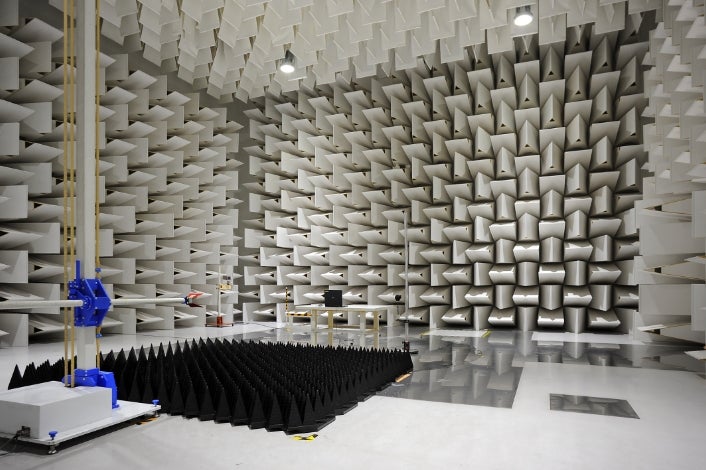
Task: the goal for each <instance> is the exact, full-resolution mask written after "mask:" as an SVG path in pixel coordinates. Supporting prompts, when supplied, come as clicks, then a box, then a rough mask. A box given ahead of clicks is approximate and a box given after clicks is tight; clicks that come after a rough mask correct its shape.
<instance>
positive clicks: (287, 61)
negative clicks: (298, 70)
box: [279, 49, 294, 73]
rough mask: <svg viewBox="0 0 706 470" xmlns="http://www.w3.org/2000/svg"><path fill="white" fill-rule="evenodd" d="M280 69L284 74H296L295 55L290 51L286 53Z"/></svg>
mask: <svg viewBox="0 0 706 470" xmlns="http://www.w3.org/2000/svg"><path fill="white" fill-rule="evenodd" d="M279 69H280V70H281V71H282V72H284V73H292V72H294V54H292V51H290V50H289V49H287V52H285V53H284V59H282V63H280V64H279Z"/></svg>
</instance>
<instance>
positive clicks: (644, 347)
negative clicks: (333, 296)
mask: <svg viewBox="0 0 706 470" xmlns="http://www.w3.org/2000/svg"><path fill="white" fill-rule="evenodd" d="M248 336H250V337H248ZM533 337H535V338H540V339H538V340H536V339H533ZM570 338H579V337H574V336H571V335H567V334H564V333H556V334H555V333H553V332H542V333H540V334H535V333H533V332H521V331H515V330H493V331H469V330H462V329H458V330H454V329H450V330H435V331H434V330H432V331H430V330H429V329H428V328H421V327H410V333H409V336H408V340H409V342H410V348H411V350H412V351H413V352H414V353H415V354H414V355H413V356H412V361H413V363H414V372H413V374H412V375H411V377H409V378H407V379H406V380H404V381H402V382H400V383H396V384H393V385H391V386H390V387H388V388H387V389H385V390H383V391H381V392H379V394H380V395H382V396H388V397H399V398H409V399H414V400H428V401H438V402H446V403H458V404H467V405H478V406H491V407H498V408H512V405H513V402H514V399H515V393H516V391H517V386H518V384H519V382H520V377H521V375H522V369H523V367H524V365H525V364H526V363H528V362H552V363H565V364H581V365H587V366H599V367H638V368H652V369H671V370H686V371H692V372H696V373H698V374H703V373H704V372H705V370H704V368H705V367H706V365H705V364H704V362H703V361H698V360H696V359H694V358H691V357H689V356H687V355H686V354H684V351H688V350H691V349H693V345H689V344H655V343H651V344H642V343H639V342H635V341H631V340H629V338H627V336H626V335H613V336H611V335H595V337H594V336H591V335H587V336H581V337H580V338H581V342H576V341H568V340H567V339H570ZM586 338H589V339H586ZM242 339H253V340H258V341H285V342H289V341H291V342H300V343H307V344H319V345H332V346H344V347H349V346H356V347H357V346H360V347H381V348H395V349H399V348H401V347H402V343H403V341H404V339H405V336H404V328H403V327H401V326H390V327H387V326H383V327H382V328H381V329H380V331H379V332H372V331H370V330H368V331H367V332H366V333H365V334H362V333H361V332H360V331H359V330H342V329H333V330H329V329H326V328H320V329H318V330H316V331H312V329H311V328H310V327H309V325H308V324H295V325H294V326H288V327H286V328H278V329H273V330H269V331H267V332H259V333H256V334H251V335H244V336H243V338H242ZM621 341H624V342H626V343H628V344H620V342H621ZM586 403H589V404H588V405H586ZM586 403H584V402H582V406H583V405H586V406H590V407H593V408H595V409H599V408H602V409H606V408H611V409H612V408H615V407H616V406H618V405H611V407H607V405H606V404H605V403H593V402H586ZM599 405H600V406H599ZM562 406H568V405H566V403H565V404H564V405H562ZM606 413H607V412H606Z"/></svg>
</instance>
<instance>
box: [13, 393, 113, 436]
mask: <svg viewBox="0 0 706 470" xmlns="http://www.w3.org/2000/svg"><path fill="white" fill-rule="evenodd" d="M111 413H112V391H111V389H109V388H105V387H74V388H69V387H65V386H64V385H63V384H62V383H61V382H44V383H40V384H36V385H29V386H27V387H20V388H15V389H12V390H6V391H3V392H0V416H1V417H2V419H0V433H4V434H10V435H14V434H15V433H16V432H17V431H19V430H21V429H22V428H23V427H27V428H29V437H30V438H32V439H43V438H46V437H48V435H49V431H57V433H58V434H57V435H61V434H62V433H67V432H69V431H72V430H75V429H76V428H80V427H81V426H86V425H89V424H91V423H96V422H99V421H102V420H106V419H109V418H110V417H111Z"/></svg>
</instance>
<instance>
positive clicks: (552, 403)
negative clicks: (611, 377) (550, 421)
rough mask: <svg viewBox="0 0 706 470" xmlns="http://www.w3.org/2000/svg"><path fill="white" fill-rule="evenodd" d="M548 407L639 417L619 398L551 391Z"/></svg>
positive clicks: (576, 411) (555, 409) (621, 416)
mask: <svg viewBox="0 0 706 470" xmlns="http://www.w3.org/2000/svg"><path fill="white" fill-rule="evenodd" d="M549 409H550V410H552V411H570V412H573V413H586V414H592V415H602V416H617V417H619V418H635V419H640V417H639V416H638V415H637V413H635V410H633V409H632V406H630V403H628V401H627V400H621V399H619V398H599V397H587V396H585V395H562V394H559V393H552V394H550V395H549Z"/></svg>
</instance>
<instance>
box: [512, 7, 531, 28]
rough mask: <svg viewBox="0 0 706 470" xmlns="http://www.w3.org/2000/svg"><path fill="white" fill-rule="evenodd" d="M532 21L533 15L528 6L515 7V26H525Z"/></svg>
mask: <svg viewBox="0 0 706 470" xmlns="http://www.w3.org/2000/svg"><path fill="white" fill-rule="evenodd" d="M532 21H534V15H533V14H532V10H531V8H530V6H529V5H525V6H523V7H517V10H515V19H514V20H513V22H514V23H515V26H527V25H528V24H530V23H531V22H532Z"/></svg>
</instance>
